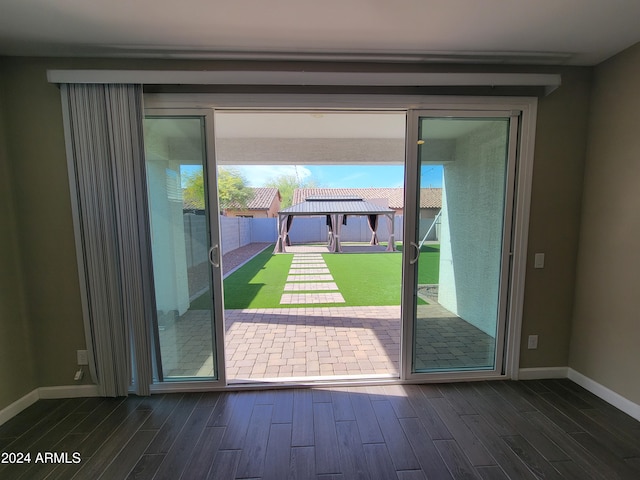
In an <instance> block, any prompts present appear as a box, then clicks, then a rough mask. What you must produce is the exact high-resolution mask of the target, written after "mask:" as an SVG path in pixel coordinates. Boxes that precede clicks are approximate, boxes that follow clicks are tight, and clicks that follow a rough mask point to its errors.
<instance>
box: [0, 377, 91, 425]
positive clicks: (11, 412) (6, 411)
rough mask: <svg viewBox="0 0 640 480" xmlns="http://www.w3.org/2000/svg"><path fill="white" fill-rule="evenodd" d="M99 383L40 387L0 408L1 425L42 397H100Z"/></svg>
mask: <svg viewBox="0 0 640 480" xmlns="http://www.w3.org/2000/svg"><path fill="white" fill-rule="evenodd" d="M98 396H99V395H98V386H97V385H64V386H60V387H40V388H36V389H34V390H32V391H31V392H29V393H27V394H26V395H25V396H24V397H21V398H19V399H18V400H16V401H15V402H13V403H12V404H11V405H9V406H7V407H5V408H3V409H2V410H0V425H2V424H4V423H5V422H7V421H8V420H10V419H12V418H13V417H15V416H16V415H18V414H19V413H20V412H22V411H23V410H25V409H27V408H29V407H30V406H31V405H33V404H34V403H36V402H37V401H38V400H40V399H44V398H78V397H98Z"/></svg>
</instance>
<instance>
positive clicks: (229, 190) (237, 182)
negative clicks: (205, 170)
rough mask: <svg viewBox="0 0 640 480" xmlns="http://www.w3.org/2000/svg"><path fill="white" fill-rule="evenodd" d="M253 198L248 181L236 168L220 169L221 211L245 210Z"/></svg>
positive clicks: (219, 197) (219, 200)
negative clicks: (229, 209) (227, 209)
mask: <svg viewBox="0 0 640 480" xmlns="http://www.w3.org/2000/svg"><path fill="white" fill-rule="evenodd" d="M252 196H253V190H251V188H250V187H247V181H246V179H245V178H244V177H243V176H242V174H241V173H240V172H239V171H238V170H236V169H235V168H223V167H220V168H218V202H219V203H220V210H223V209H226V208H236V209H244V208H247V204H248V203H249V200H251V197H252Z"/></svg>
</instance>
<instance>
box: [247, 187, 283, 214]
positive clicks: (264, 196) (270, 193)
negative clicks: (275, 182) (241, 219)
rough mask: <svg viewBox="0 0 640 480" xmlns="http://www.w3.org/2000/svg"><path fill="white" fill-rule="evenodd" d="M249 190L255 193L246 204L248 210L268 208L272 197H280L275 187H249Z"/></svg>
mask: <svg viewBox="0 0 640 480" xmlns="http://www.w3.org/2000/svg"><path fill="white" fill-rule="evenodd" d="M251 190H253V191H254V192H255V193H254V195H253V198H252V199H251V200H249V203H248V204H247V208H248V209H249V210H268V209H269V208H270V207H271V203H272V202H273V199H274V198H276V196H277V197H278V198H280V192H279V191H278V189H277V188H275V187H251Z"/></svg>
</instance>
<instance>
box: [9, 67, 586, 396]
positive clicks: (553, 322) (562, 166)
mask: <svg viewBox="0 0 640 480" xmlns="http://www.w3.org/2000/svg"><path fill="white" fill-rule="evenodd" d="M0 60H2V61H3V62H4V64H5V66H6V84H7V86H6V93H7V95H6V105H5V114H6V115H5V117H6V123H7V125H6V129H5V130H6V137H7V147H8V150H7V153H8V155H9V159H10V167H11V169H12V175H13V177H12V178H13V188H14V208H13V210H14V212H15V218H16V231H17V237H18V242H19V245H20V249H21V252H20V253H21V258H22V272H23V277H24V284H25V291H26V301H27V303H28V306H29V310H28V313H29V322H28V325H29V327H30V328H31V329H32V331H33V352H34V353H33V362H34V366H35V370H36V371H37V373H38V382H39V386H50V385H70V384H73V383H74V382H73V373H74V371H75V370H76V368H77V367H76V365H75V363H76V357H75V351H76V350H77V349H81V348H84V344H85V340H84V330H83V323H82V312H81V303H80V289H79V282H78V275H77V270H76V256H75V245H74V236H73V224H72V218H71V207H70V196H69V187H68V179H67V166H66V155H65V148H64V134H63V126H62V114H61V107H60V96H59V91H58V89H57V87H56V86H54V85H50V84H49V83H47V79H46V70H47V69H48V68H133V69H135V68H156V69H163V68H164V69H181V68H185V69H187V68H191V69H206V68H212V69H213V68H228V69H238V68H248V66H247V65H236V64H232V63H210V62H209V63H207V62H184V61H172V62H162V61H147V62H144V61H138V60H135V61H127V60H90V59H31V58H29V59H25V58H8V59H0ZM253 68H256V67H255V66H253ZM260 68H270V69H275V68H291V65H281V64H261V65H260ZM319 68H320V67H318V66H314V65H311V66H308V68H307V69H308V70H312V69H319ZM331 68H332V69H335V70H341V69H346V68H348V67H347V66H345V65H343V64H340V65H337V66H332V67H331ZM393 68H401V66H390V67H389V69H393ZM410 68H412V69H414V70H418V69H424V68H425V67H423V66H411V67H410ZM457 68H458V69H460V68H462V67H457ZM464 68H466V69H468V70H474V71H490V69H488V68H484V67H464ZM507 68H508V67H504V66H502V67H498V68H497V70H498V71H505V69H507ZM511 68H512V69H514V68H515V67H511ZM361 69H362V70H363V71H366V70H374V69H380V66H379V65H378V66H372V65H368V66H367V65H364V66H362V68H361ZM450 69H451V67H450V66H446V67H444V70H450ZM434 70H435V69H434ZM440 70H442V68H441V69H440ZM521 70H522V68H521ZM524 70H526V71H538V72H560V73H562V75H563V85H562V86H561V87H560V88H559V89H558V90H557V91H556V92H554V93H553V94H551V95H550V96H548V97H546V98H542V99H541V100H540V105H539V116H538V117H539V119H538V127H537V128H538V136H537V140H536V158H535V167H534V178H533V198H532V210H531V222H530V253H529V257H530V260H531V261H530V263H532V259H533V252H536V251H544V252H546V253H547V268H545V269H544V270H535V271H534V270H529V271H528V272H527V285H526V297H525V308H524V324H523V331H524V333H525V334H529V333H537V334H539V335H541V337H540V348H539V349H538V350H536V351H528V350H523V352H522V360H521V363H522V366H523V367H535V366H565V365H567V361H568V352H569V346H568V345H569V331H570V313H571V309H572V305H573V298H574V291H573V285H574V283H573V282H574V266H575V251H576V245H577V234H578V226H579V211H580V198H581V185H582V171H583V170H582V169H583V158H584V144H585V139H586V117H587V106H588V94H589V86H590V69H580V68H566V69H561V70H558V69H549V68H545V69H529V68H526V69H524ZM2 204H3V206H2V208H6V206H7V203H6V202H5V201H4V199H3V201H2ZM0 368H1V367H0ZM16 385H17V383H16Z"/></svg>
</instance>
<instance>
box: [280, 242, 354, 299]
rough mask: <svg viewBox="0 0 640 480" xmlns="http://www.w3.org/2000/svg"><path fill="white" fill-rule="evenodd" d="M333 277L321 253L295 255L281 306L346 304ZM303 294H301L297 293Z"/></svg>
mask: <svg viewBox="0 0 640 480" xmlns="http://www.w3.org/2000/svg"><path fill="white" fill-rule="evenodd" d="M327 290H338V286H337V285H336V283H335V282H334V281H333V276H332V275H331V272H330V271H329V268H328V267H327V264H326V263H325V262H324V259H323V258H322V255H321V254H319V253H296V254H294V255H293V260H292V261H291V267H290V268H289V275H288V276H287V283H286V284H285V286H284V293H283V294H282V297H281V298H280V305H301V306H302V305H313V304H319V303H345V301H344V297H343V296H342V294H341V293H340V292H338V291H329V292H328V291H327ZM297 292H301V293H297Z"/></svg>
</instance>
